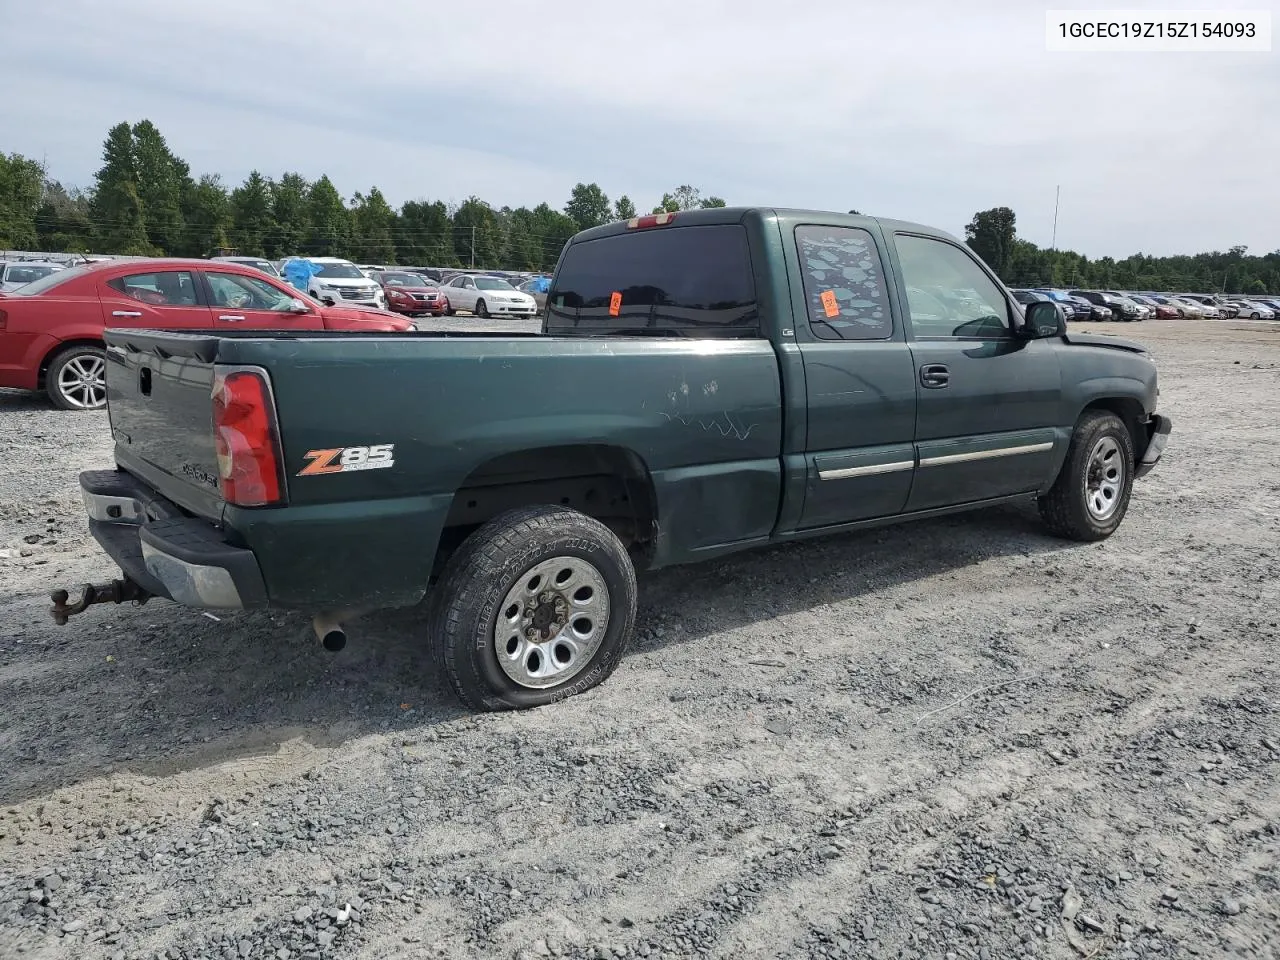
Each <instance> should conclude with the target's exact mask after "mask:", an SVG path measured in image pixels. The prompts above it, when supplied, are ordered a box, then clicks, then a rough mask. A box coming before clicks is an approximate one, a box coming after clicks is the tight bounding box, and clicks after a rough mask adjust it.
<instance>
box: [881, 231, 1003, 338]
mask: <svg viewBox="0 0 1280 960" xmlns="http://www.w3.org/2000/svg"><path fill="white" fill-rule="evenodd" d="M894 242H895V243H896V245H897V247H898V260H899V261H900V262H901V264H902V282H903V284H904V285H905V286H906V288H907V309H908V312H909V313H910V315H911V330H912V333H913V334H914V335H915V337H916V338H917V339H927V338H939V337H945V338H948V339H955V338H960V339H966V340H968V339H978V340H990V339H1004V338H1008V337H1011V336H1012V335H1013V334H1012V333H1011V331H1010V329H1009V304H1008V301H1007V300H1005V296H1004V292H1003V291H1002V290H1001V289H1000V288H999V287H998V286H997V285H996V284H995V283H994V282H993V281H992V280H991V278H990V277H988V276H987V275H986V273H985V272H983V270H982V268H981V267H979V266H978V264H977V263H976V262H975V261H974V259H973V258H972V257H970V256H969V255H968V254H967V253H965V252H964V251H963V250H961V249H960V248H959V247H956V246H953V245H952V244H950V243H947V242H946V241H944V240H936V239H934V238H932V237H915V236H911V235H909V234H898V235H897V236H896V237H895V238H894Z"/></svg>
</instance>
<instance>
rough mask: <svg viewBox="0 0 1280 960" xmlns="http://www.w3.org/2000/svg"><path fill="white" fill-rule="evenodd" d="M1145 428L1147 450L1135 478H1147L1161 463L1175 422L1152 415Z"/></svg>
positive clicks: (1139, 462)
mask: <svg viewBox="0 0 1280 960" xmlns="http://www.w3.org/2000/svg"><path fill="white" fill-rule="evenodd" d="M1144 426H1145V427H1146V430H1147V449H1146V450H1144V451H1143V453H1142V457H1141V459H1140V460H1139V461H1138V469H1137V470H1136V471H1135V473H1134V476H1135V477H1145V476H1146V475H1147V474H1148V473H1150V472H1151V471H1152V470H1153V469H1155V465H1156V464H1157V463H1159V462H1160V458H1161V457H1162V456H1163V455H1164V448H1165V446H1166V445H1168V443H1169V433H1170V431H1172V429H1173V421H1172V420H1170V419H1169V418H1168V417H1162V416H1160V415H1159V414H1158V413H1157V414H1152V415H1151V419H1150V420H1148V421H1147V423H1146V424H1144Z"/></svg>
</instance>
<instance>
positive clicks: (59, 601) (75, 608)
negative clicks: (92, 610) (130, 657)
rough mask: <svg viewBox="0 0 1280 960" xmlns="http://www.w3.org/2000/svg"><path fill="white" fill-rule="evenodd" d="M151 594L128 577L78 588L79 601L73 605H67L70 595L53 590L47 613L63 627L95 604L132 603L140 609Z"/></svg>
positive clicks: (64, 591) (62, 591) (87, 584)
mask: <svg viewBox="0 0 1280 960" xmlns="http://www.w3.org/2000/svg"><path fill="white" fill-rule="evenodd" d="M152 596H153V594H150V593H148V592H147V591H146V590H145V589H143V588H142V587H141V586H140V585H139V584H137V583H134V582H133V581H132V580H130V579H129V578H128V577H125V578H124V579H123V580H112V581H111V582H110V583H100V584H96V585H95V584H92V583H86V584H85V585H84V586H82V587H81V588H80V599H79V600H77V601H76V602H75V603H68V602H67V601H68V600H70V599H71V595H70V594H69V593H67V591H66V590H55V591H53V593H51V594H49V599H50V600H52V601H53V606H52V607H50V608H49V612H50V613H52V614H53V622H54V623H56V624H58V626H65V625H66V622H67V619H68V618H70V617H73V616H75V615H76V614H77V613H83V612H84V611H85V610H87V609H88V608H89V607H91V606H93V605H94V604H95V603H128V602H130V601H132V602H133V605H134V606H135V607H140V606H142V605H143V604H144V603H146V602H147V601H148V600H150V599H151V597H152Z"/></svg>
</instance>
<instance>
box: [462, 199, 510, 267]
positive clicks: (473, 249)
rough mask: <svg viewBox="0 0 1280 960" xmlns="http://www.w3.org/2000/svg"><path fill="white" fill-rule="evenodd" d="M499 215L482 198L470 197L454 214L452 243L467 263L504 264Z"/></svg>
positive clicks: (464, 262) (497, 265)
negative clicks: (501, 255)
mask: <svg viewBox="0 0 1280 960" xmlns="http://www.w3.org/2000/svg"><path fill="white" fill-rule="evenodd" d="M501 244H502V237H501V233H500V231H499V229H498V216H497V214H496V213H495V211H494V209H493V207H491V206H489V205H488V204H487V203H485V202H484V201H483V200H481V199H480V198H479V197H474V196H473V197H468V198H467V199H466V200H465V201H463V203H462V205H461V206H459V207H458V209H457V210H456V211H455V212H454V214H453V245H454V251H455V253H456V255H457V257H458V261H459V262H460V263H462V264H463V265H464V266H467V267H471V266H475V267H478V268H480V269H481V270H493V269H496V268H498V267H500V266H501V258H500V256H499V253H500V250H501Z"/></svg>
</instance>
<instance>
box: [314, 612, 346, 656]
mask: <svg viewBox="0 0 1280 960" xmlns="http://www.w3.org/2000/svg"><path fill="white" fill-rule="evenodd" d="M311 629H313V630H314V631H315V633H316V637H317V638H319V640H320V645H321V646H322V647H324V648H325V649H326V650H328V651H329V652H330V653H337V652H338V651H339V650H341V649H342V648H343V647H345V646H346V645H347V631H346V630H344V629H342V624H340V623H338V621H337V620H336V619H335V618H334V616H333V615H332V614H325V613H322V614H317V615H316V617H315V619H313V620H312V621H311Z"/></svg>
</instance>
